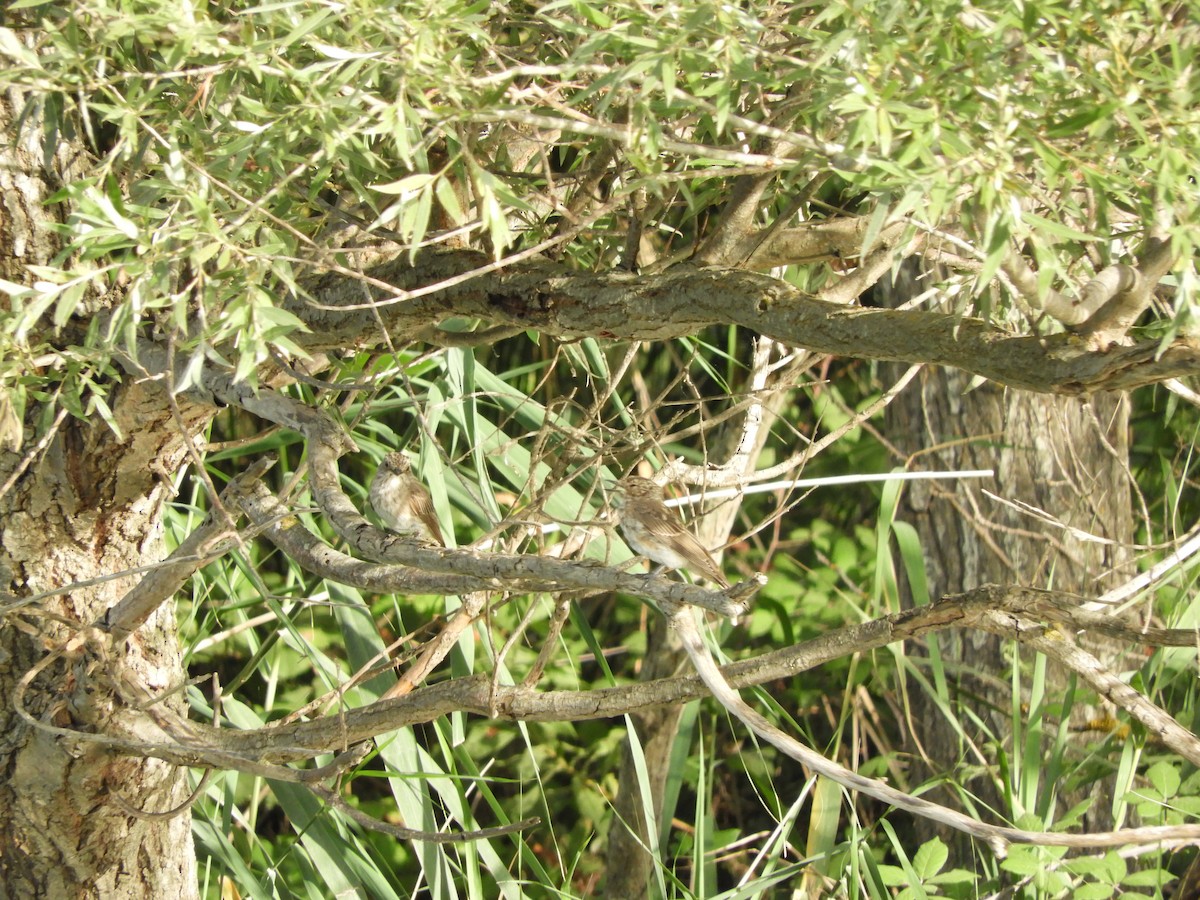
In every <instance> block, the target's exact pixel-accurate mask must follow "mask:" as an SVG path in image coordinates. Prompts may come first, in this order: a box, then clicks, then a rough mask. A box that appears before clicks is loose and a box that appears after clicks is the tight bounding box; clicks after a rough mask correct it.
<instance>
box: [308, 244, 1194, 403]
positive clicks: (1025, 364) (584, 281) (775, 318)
mask: <svg viewBox="0 0 1200 900" xmlns="http://www.w3.org/2000/svg"><path fill="white" fill-rule="evenodd" d="M481 265H482V266H485V267H486V265H487V264H486V261H485V260H484V259H483V258H482V257H480V256H479V255H478V254H474V253H470V252H467V251H459V252H452V253H442V254H430V255H429V256H426V257H422V258H421V259H420V260H418V262H417V264H416V265H415V266H409V265H408V264H407V261H406V260H394V261H392V262H389V263H388V264H386V265H384V266H381V267H379V268H377V269H376V270H374V271H373V272H372V273H371V274H372V275H373V277H375V278H376V279H380V280H383V281H388V282H390V283H393V284H395V285H397V289H398V290H397V295H396V296H397V297H398V298H405V297H408V298H411V299H401V300H398V301H397V302H393V303H390V304H389V305H386V306H382V307H379V308H378V313H379V315H380V316H381V317H382V320H383V322H384V323H385V325H386V327H387V328H388V329H389V331H390V332H391V334H392V336H393V338H394V339H405V338H406V337H411V336H415V335H416V334H418V333H419V334H421V335H422V336H423V337H425V338H426V339H429V338H430V335H429V333H428V331H427V328H428V324H429V323H430V322H431V321H441V320H443V319H446V318H449V317H452V316H473V317H478V318H480V319H483V320H485V321H491V322H493V323H501V324H510V325H520V326H522V327H526V328H535V329H538V330H540V331H542V332H544V333H546V334H550V335H555V336H558V337H564V338H568V337H576V336H579V335H584V334H588V335H597V336H601V337H609V338H616V339H626V340H663V339H668V338H673V337H681V336H684V335H690V334H694V333H696V332H697V331H699V330H700V329H702V328H705V327H708V326H711V325H723V324H736V325H740V326H742V327H745V328H748V329H750V330H752V331H755V332H758V333H759V334H763V335H766V336H768V337H771V338H774V339H776V340H779V341H781V342H783V343H785V344H789V345H792V346H797V347H804V348H806V349H809V350H813V351H816V352H822V353H831V354H836V355H839V356H850V357H855V358H861V359H875V360H892V361H897V362H904V363H929V364H933V365H942V366H950V367H954V368H959V369H963V370H965V371H967V372H971V373H973V374H976V375H980V376H982V377H984V378H987V379H989V380H991V381H994V382H996V383H997V384H1003V385H1008V386H1010V387H1017V388H1022V389H1024V390H1029V391H1034V392H1036V393H1053V394H1069V395H1081V394H1088V393H1092V392H1096V391H1110V390H1128V389H1131V388H1134V387H1139V386H1141V385H1145V384H1152V383H1155V382H1158V381H1163V380H1165V379H1168V378H1176V377H1181V376H1185V375H1191V374H1196V373H1197V372H1200V344H1197V343H1193V342H1192V341H1190V340H1188V339H1187V338H1178V339H1176V341H1175V342H1174V343H1173V344H1171V345H1169V346H1168V347H1166V348H1165V349H1163V350H1162V351H1161V352H1160V347H1159V344H1158V343H1157V342H1155V341H1145V342H1141V343H1138V344H1134V345H1133V346H1128V347H1112V348H1110V349H1108V350H1106V351H1099V350H1094V349H1091V348H1089V347H1088V346H1086V345H1085V344H1084V343H1083V342H1081V341H1079V340H1078V339H1077V338H1074V337H1073V336H1070V335H1052V336H1050V337H1045V338H1042V337H1037V336H1029V337H1025V336H1015V335H1012V334H1009V333H1007V332H1005V331H1002V330H1000V329H999V328H997V327H995V326H992V325H990V324H988V323H986V322H983V321H981V320H979V319H972V318H964V317H961V316H956V315H952V314H944V313H937V312H930V311H926V310H890V309H864V308H858V307H854V308H848V307H846V306H844V305H838V304H833V303H825V302H822V301H820V300H817V299H814V298H813V297H811V296H809V295H807V294H804V293H803V292H801V291H798V290H796V289H794V288H792V287H791V286H790V285H787V284H786V283H784V282H782V281H779V280H778V279H774V278H771V277H769V276H767V275H761V274H757V273H754V272H748V271H742V270H734V269H698V268H693V267H687V266H678V267H676V268H674V269H672V270H670V271H668V272H666V273H664V274H661V275H641V276H638V275H630V274H627V273H607V274H599V275H597V274H591V273H579V272H575V271H571V270H569V269H566V268H563V267H560V266H556V265H551V264H548V263H544V262H538V263H534V264H525V265H514V266H511V267H508V268H506V269H503V270H490V271H485V272H484V273H483V274H479V275H474V276H472V275H471V273H472V272H473V271H475V270H476V269H478V268H479V267H480V266H481ZM448 282H453V283H452V284H451V285H450V286H448V287H442V288H441V289H439V288H438V287H437V286H438V285H439V284H445V283H448ZM353 287H354V289H353V290H350V289H349V287H348V286H347V285H345V284H344V283H342V284H338V283H336V280H331V281H329V282H327V283H326V288H327V289H325V290H322V289H320V288H319V287H318V288H317V289H316V291H315V294H314V295H315V296H318V297H319V298H320V299H321V301H322V303H323V304H325V305H327V307H340V308H314V307H312V306H304V305H302V304H300V303H299V302H298V301H292V305H291V307H290V308H291V309H292V311H293V312H296V313H297V314H298V315H300V316H301V317H302V318H303V319H305V321H306V322H307V323H308V324H309V325H310V327H311V328H312V329H313V333H312V334H309V335H303V336H301V339H300V342H302V343H303V344H304V345H305V347H306V348H307V349H310V350H324V349H330V348H335V347H336V348H345V347H348V346H371V345H374V344H376V343H378V342H379V340H380V336H379V333H378V329H379V326H378V320H377V319H376V317H375V313H374V312H372V311H371V309H370V308H369V306H364V304H363V303H362V298H363V291H362V289H361V285H354V286H353ZM385 299H386V298H385Z"/></svg>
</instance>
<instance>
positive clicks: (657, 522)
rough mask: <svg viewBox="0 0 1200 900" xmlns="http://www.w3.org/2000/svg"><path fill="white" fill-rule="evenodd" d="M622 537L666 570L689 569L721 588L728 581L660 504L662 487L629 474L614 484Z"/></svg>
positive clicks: (698, 542) (682, 525) (681, 524)
mask: <svg viewBox="0 0 1200 900" xmlns="http://www.w3.org/2000/svg"><path fill="white" fill-rule="evenodd" d="M615 505H616V507H617V509H618V510H620V514H621V519H620V526H621V534H623V535H624V536H625V541H626V542H627V543H628V544H629V546H630V547H632V548H633V549H634V551H636V552H637V553H640V554H641V555H642V556H645V557H647V558H648V559H650V560H651V561H653V562H656V563H658V564H660V565H663V566H666V567H667V568H669V569H690V570H692V571H694V572H696V573H698V574H699V575H702V576H704V577H705V578H707V579H708V580H709V581H711V582H714V583H715V584H719V585H720V586H721V587H723V588H727V587H729V581H728V579H726V578H725V576H724V574H722V572H721V569H720V567H719V566H718V565H717V562H716V560H715V559H713V558H712V555H711V554H710V553H709V552H708V550H706V549H705V548H704V545H703V544H701V543H700V540H699V539H698V538H697V537H696V536H695V535H694V534H692V533H691V532H690V531H688V530H687V528H686V527H684V524H683V522H682V521H681V520H680V518H679V516H678V515H677V514H676V513H675V512H673V511H672V510H670V509H668V508H667V505H666V504H665V503H663V493H662V488H660V487H659V486H658V485H656V484H655V483H654V482H653V481H651V480H650V479H649V478H639V477H638V476H636V475H630V476H629V477H628V478H625V479H624V480H623V481H621V483H620V484H618V485H617V493H616V504H615Z"/></svg>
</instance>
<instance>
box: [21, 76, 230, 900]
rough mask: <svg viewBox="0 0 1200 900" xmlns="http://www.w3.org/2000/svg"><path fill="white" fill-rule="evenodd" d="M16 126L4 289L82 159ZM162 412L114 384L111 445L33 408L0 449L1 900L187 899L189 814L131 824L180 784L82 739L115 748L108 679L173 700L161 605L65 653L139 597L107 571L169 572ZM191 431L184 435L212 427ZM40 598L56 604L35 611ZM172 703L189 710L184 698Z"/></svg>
mask: <svg viewBox="0 0 1200 900" xmlns="http://www.w3.org/2000/svg"><path fill="white" fill-rule="evenodd" d="M22 112H23V99H22V98H21V97H20V96H19V95H17V94H15V93H13V92H10V93H9V94H6V95H4V96H3V97H0V125H2V126H3V131H4V134H5V140H4V143H3V146H2V147H0V196H2V197H3V221H2V227H0V267H2V268H3V272H2V273H0V277H4V278H5V279H7V280H9V281H14V282H17V283H24V284H28V283H29V282H30V281H31V275H30V273H29V271H28V269H27V267H28V266H29V265H37V264H46V263H48V262H49V261H50V259H51V257H52V256H53V255H54V254H55V253H56V252H57V249H58V248H57V246H56V242H55V238H54V237H53V235H52V232H51V231H50V229H49V227H48V226H49V225H50V224H52V221H51V219H50V218H49V216H50V213H48V209H50V208H52V207H47V206H45V205H44V202H45V199H46V197H47V196H49V194H50V193H52V192H53V191H54V190H55V189H57V187H58V185H60V184H61V183H62V180H63V176H64V174H65V173H64V169H65V168H66V167H67V166H68V165H71V164H75V165H77V164H79V163H80V161H83V162H84V163H86V159H87V156H86V153H85V151H84V150H83V149H82V148H81V147H79V146H78V145H77V144H69V143H67V142H65V141H64V142H63V143H62V144H60V145H59V146H58V147H57V149H56V151H55V152H54V154H53V156H43V152H42V143H41V142H42V140H43V139H44V137H45V135H44V134H43V132H42V128H41V121H40V119H39V118H38V117H37V116H36V115H33V116H30V117H29V118H27V119H26V121H25V123H24V127H23V131H22V132H21V133H20V134H19V135H18V134H17V133H16V128H17V126H16V125H15V124H14V123H15V121H16V119H17V117H18V116H20V115H21V114H22ZM70 327H71V326H70V325H68V326H67V332H68V334H69V328H70ZM65 338H66V336H65V335H64V337H63V338H61V340H62V343H63V344H66V343H69V341H68V340H66V339H65ZM46 339H47V340H48V341H50V342H52V343H54V342H57V341H59V340H60V338H59V336H58V335H57V334H56V333H48V334H47V335H46ZM9 399H10V398H4V400H6V401H7V400H9ZM165 400H166V398H165V394H164V392H163V391H161V390H160V389H159V388H158V386H157V385H155V384H144V385H142V384H138V383H136V382H135V381H134V380H133V379H130V380H129V381H128V382H127V383H125V384H122V385H120V386H117V387H116V388H115V389H114V390H113V391H111V392H110V393H109V404H110V406H111V408H112V409H113V412H114V415H115V418H116V422H117V425H118V428H119V430H120V432H121V436H120V437H118V436H117V435H116V434H114V432H113V430H112V429H110V428H109V426H108V425H107V424H105V423H103V422H102V421H100V419H99V417H96V421H95V422H94V423H85V422H82V421H80V420H78V419H74V418H71V417H65V418H62V419H61V420H59V421H55V422H54V424H51V418H50V417H42V416H41V413H42V412H43V409H42V407H40V406H39V405H38V403H37V401H36V400H35V399H34V398H33V397H32V396H30V398H29V402H28V409H27V410H26V413H25V416H24V430H23V432H20V431H18V430H15V429H12V428H8V429H7V430H6V432H5V434H4V435H3V441H4V446H3V449H0V485H8V483H9V481H10V479H13V481H12V484H11V486H9V487H8V489H7V490H5V491H3V493H2V496H0V522H2V523H3V533H2V534H0V583H3V584H4V588H3V590H4V591H7V592H10V594H11V596H3V597H0V601H2V602H3V605H4V606H6V607H10V608H9V609H8V610H7V615H6V616H5V621H4V627H3V628H0V696H2V697H4V698H5V702H4V703H3V704H2V706H0V771H3V773H4V775H3V778H0V896H4V897H14V898H15V897H71V898H76V897H104V898H110V897H172V898H174V897H193V896H195V895H196V891H197V885H196V874H195V854H194V851H193V847H192V840H191V822H190V816H189V815H188V813H187V811H186V810H184V811H182V812H181V813H180V814H177V815H173V816H169V817H165V818H162V819H152V818H146V817H142V816H138V815H135V814H133V812H131V811H130V810H134V811H145V812H151V813H153V812H163V811H166V810H169V809H172V808H174V807H177V806H179V805H180V804H181V803H182V802H183V801H184V800H185V798H186V796H187V793H188V786H187V777H186V775H187V773H186V772H185V771H184V770H182V769H179V768H176V767H174V766H171V765H168V764H166V763H163V762H159V761H157V760H146V759H142V758H138V757H131V756H128V755H122V754H121V753H119V752H114V751H112V750H110V749H108V748H107V747H106V745H105V744H104V743H103V742H98V741H94V740H88V738H92V737H95V736H97V735H99V734H112V733H115V727H114V726H113V725H112V715H113V713H114V712H115V711H117V710H118V709H119V708H120V702H119V701H118V700H117V699H116V692H115V688H114V686H115V684H116V683H117V681H118V679H122V680H124V681H125V682H127V683H135V684H137V685H139V686H140V687H141V689H142V690H144V691H145V692H147V693H148V694H151V695H158V694H160V693H162V692H164V691H167V690H169V689H172V688H178V687H179V685H180V683H181V681H182V678H183V669H182V664H181V656H180V648H179V643H178V637H177V633H176V625H175V614H174V609H173V607H172V606H171V605H170V604H165V605H163V606H162V607H160V609H159V611H158V612H157V613H156V614H155V615H154V616H153V617H152V618H151V619H150V620H149V621H148V622H147V623H146V624H145V625H143V626H142V627H141V628H140V629H139V630H138V631H136V632H135V633H134V634H133V635H132V636H131V637H130V638H129V639H128V640H127V641H124V642H121V643H119V644H117V645H115V646H112V647H110V648H109V651H108V653H107V654H106V655H105V656H98V655H97V654H96V652H95V650H94V647H95V645H94V644H89V645H87V646H83V647H79V648H68V647H67V642H68V641H70V640H71V639H72V638H80V637H85V636H86V635H85V632H84V631H83V629H84V628H85V627H86V626H88V625H90V624H91V623H93V622H94V621H95V620H96V619H98V618H99V617H100V616H101V615H102V614H103V613H104V611H105V610H106V609H107V608H108V607H109V606H111V605H112V604H113V603H114V602H115V601H116V600H117V599H119V598H120V597H121V596H122V594H123V593H124V592H125V591H127V590H129V588H130V587H132V586H133V585H134V584H135V583H136V580H137V579H136V576H119V574H118V573H121V572H123V571H125V570H128V569H130V568H133V567H136V566H141V565H145V564H147V563H149V562H153V561H156V560H159V559H161V558H162V555H163V548H162V541H161V537H162V511H163V504H164V502H165V501H166V500H167V499H168V497H169V494H170V490H171V484H170V479H171V475H172V474H173V473H175V472H176V471H177V470H178V468H179V466H180V465H181V463H182V461H183V444H182V442H181V439H180V430H181V429H180V425H179V424H177V423H175V422H174V421H173V420H172V417H171V414H170V411H169V408H168V406H167V404H166V402H165ZM10 408H11V407H10ZM16 408H19V405H18V406H17V407H16ZM184 415H185V416H187V417H188V418H189V419H190V421H188V422H187V423H186V424H187V426H188V427H189V428H191V429H195V428H196V427H197V426H198V424H199V422H200V421H201V419H202V418H203V417H204V415H206V413H205V412H204V411H199V410H192V411H190V412H189V411H186V410H185V412H184ZM114 575H118V577H114V578H112V579H111V580H106V581H103V582H101V583H91V584H89V583H87V582H89V581H93V582H94V581H95V580H96V579H98V578H101V577H105V576H114ZM49 592H57V593H52V594H50V595H49V596H41V595H44V594H47V593H49ZM22 599H27V600H28V602H27V603H26V604H25V605H22V606H20V607H19V608H18V609H16V610H13V609H12V608H11V606H10V605H12V604H19V603H20V602H21V600H22ZM64 651H65V652H64ZM165 702H167V703H169V704H171V705H172V707H173V708H174V709H176V710H177V711H182V710H183V708H184V703H183V699H182V697H181V696H180V694H179V693H176V694H175V695H174V696H173V697H171V698H170V699H168V700H166V701H165ZM22 712H23V713H24V714H25V715H27V716H28V717H29V718H24V717H22V715H21V713H22ZM35 722H36V725H35V724H33V723H35ZM76 735H79V737H77V736H76ZM81 738H82V739H81Z"/></svg>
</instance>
